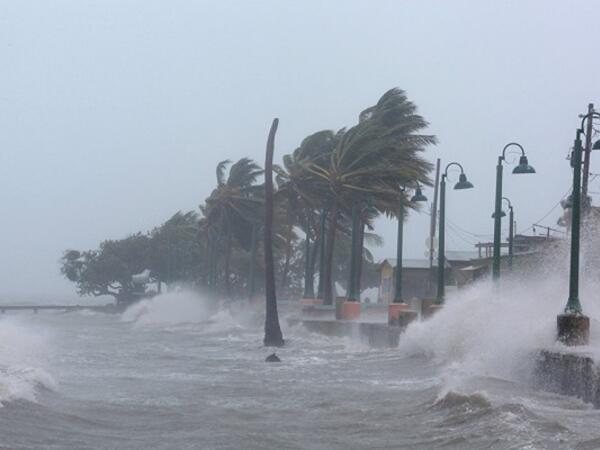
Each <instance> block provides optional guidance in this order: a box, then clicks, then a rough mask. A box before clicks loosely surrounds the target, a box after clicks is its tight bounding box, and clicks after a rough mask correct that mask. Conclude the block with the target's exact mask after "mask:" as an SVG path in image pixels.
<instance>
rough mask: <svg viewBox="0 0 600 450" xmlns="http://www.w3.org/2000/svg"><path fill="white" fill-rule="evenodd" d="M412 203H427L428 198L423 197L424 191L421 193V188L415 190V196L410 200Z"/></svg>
mask: <svg viewBox="0 0 600 450" xmlns="http://www.w3.org/2000/svg"><path fill="white" fill-rule="evenodd" d="M410 201H411V202H426V201H427V197H425V196H424V195H423V191H421V188H420V187H417V188H416V189H415V195H413V196H412V198H411V199H410Z"/></svg>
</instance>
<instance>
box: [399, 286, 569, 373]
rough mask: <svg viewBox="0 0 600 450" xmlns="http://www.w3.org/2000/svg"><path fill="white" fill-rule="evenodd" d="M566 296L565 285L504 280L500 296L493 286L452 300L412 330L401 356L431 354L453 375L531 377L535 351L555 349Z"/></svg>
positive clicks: (403, 341)
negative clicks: (558, 318)
mask: <svg viewBox="0 0 600 450" xmlns="http://www.w3.org/2000/svg"><path fill="white" fill-rule="evenodd" d="M563 291H564V289H563V283H562V282H561V280H555V281H553V280H547V281H544V282H541V281H540V282H535V283H528V284H522V283H519V282H517V281H509V280H505V281H504V283H503V286H502V290H501V294H499V292H500V291H497V290H496V289H495V287H494V286H493V284H492V283H491V282H481V283H478V284H476V285H474V286H472V287H471V288H468V289H464V290H462V291H459V292H456V293H454V294H453V295H449V296H448V299H447V302H446V304H445V305H444V308H443V309H442V310H440V311H438V312H437V313H436V315H435V316H434V317H432V318H431V319H429V320H426V321H424V322H420V323H415V324H413V325H411V326H409V327H408V329H407V332H406V334H405V335H404V336H403V337H402V339H401V342H400V350H401V351H403V352H408V353H424V354H427V355H428V356H431V357H433V358H435V359H436V360H438V361H439V362H441V363H444V364H446V366H447V367H448V368H449V369H451V370H450V371H448V373H460V375H479V376H492V377H500V378H507V379H514V378H515V377H518V376H519V375H521V374H523V373H526V372H528V371H529V369H530V367H531V366H530V364H531V363H532V361H533V357H532V355H533V354H534V352H535V351H536V350H539V349H540V348H544V347H548V346H552V345H554V342H555V335H556V315H557V313H559V312H560V311H561V310H562V308H564V304H565V302H566V298H565V293H564V292H563Z"/></svg>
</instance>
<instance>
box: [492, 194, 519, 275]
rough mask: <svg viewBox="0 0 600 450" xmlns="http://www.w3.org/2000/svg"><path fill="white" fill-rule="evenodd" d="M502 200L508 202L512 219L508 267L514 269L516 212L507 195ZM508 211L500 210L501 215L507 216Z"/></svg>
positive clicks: (509, 217) (510, 219)
mask: <svg viewBox="0 0 600 450" xmlns="http://www.w3.org/2000/svg"><path fill="white" fill-rule="evenodd" d="M502 200H504V201H506V202H507V203H508V211H509V213H508V220H509V221H510V223H509V225H508V268H509V270H511V271H512V268H513V255H514V241H515V228H514V227H515V214H514V210H513V206H512V203H511V202H510V200H509V199H508V198H507V197H502ZM505 216H506V213H505V212H504V210H502V211H500V217H505ZM495 218H496V213H495V212H493V213H492V219H495Z"/></svg>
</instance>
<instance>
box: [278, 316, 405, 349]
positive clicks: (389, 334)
mask: <svg viewBox="0 0 600 450" xmlns="http://www.w3.org/2000/svg"><path fill="white" fill-rule="evenodd" d="M288 323H289V324H290V325H297V324H302V325H303V326H304V327H305V328H306V329H307V330H309V331H312V332H315V333H320V334H324V335H326V336H337V337H351V338H353V339H356V340H357V341H359V342H361V343H363V344H366V345H369V346H371V347H375V348H393V347H397V346H398V342H399V341H400V333H401V332H402V331H403V328H400V327H397V326H390V325H388V324H387V323H381V322H351V321H343V320H327V319H289V320H288Z"/></svg>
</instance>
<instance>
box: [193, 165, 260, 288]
mask: <svg viewBox="0 0 600 450" xmlns="http://www.w3.org/2000/svg"><path fill="white" fill-rule="evenodd" d="M230 164H231V162H230V161H229V160H226V161H221V162H220V163H219V164H218V165H217V187H216V188H215V189H214V190H213V191H212V193H211V194H210V196H209V197H208V198H207V199H206V202H205V205H203V206H201V207H200V209H201V211H202V213H203V214H204V217H205V219H206V228H207V236H208V239H209V249H210V250H209V254H210V260H211V262H212V265H211V271H210V272H211V274H212V280H211V284H212V285H213V286H212V287H213V288H214V284H215V283H216V271H217V265H216V264H217V255H218V253H219V250H224V254H225V262H224V269H223V271H224V279H225V291H226V293H227V295H228V296H230V294H231V292H230V261H231V252H232V247H233V245H234V240H235V241H236V243H237V244H239V245H240V246H241V247H243V248H245V249H247V250H250V247H251V241H252V224H253V223H256V222H259V221H260V217H261V215H262V214H261V211H262V207H263V199H262V187H261V186H260V185H257V184H256V180H257V178H258V177H259V176H260V175H261V174H262V170H261V169H260V167H259V166H258V165H257V164H256V163H255V162H253V161H252V160H251V159H249V158H242V159H240V160H239V161H237V162H236V163H234V164H232V165H231V167H230V169H229V175H228V176H227V178H226V177H225V171H226V169H227V166H228V165H230ZM223 243H224V244H225V248H224V249H221V248H220V246H221V245H222V244H223Z"/></svg>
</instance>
